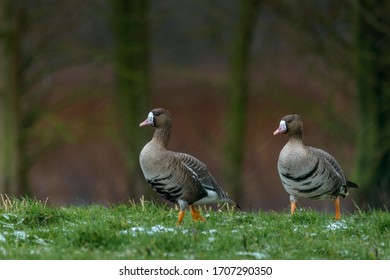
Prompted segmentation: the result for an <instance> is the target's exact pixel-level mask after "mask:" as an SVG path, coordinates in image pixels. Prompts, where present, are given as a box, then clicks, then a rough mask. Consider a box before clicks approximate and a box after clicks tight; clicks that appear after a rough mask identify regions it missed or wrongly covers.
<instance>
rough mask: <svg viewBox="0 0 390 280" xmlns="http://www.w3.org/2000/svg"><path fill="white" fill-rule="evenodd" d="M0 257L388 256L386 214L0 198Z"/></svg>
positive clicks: (388, 221)
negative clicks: (180, 210) (197, 209)
mask: <svg viewBox="0 0 390 280" xmlns="http://www.w3.org/2000/svg"><path fill="white" fill-rule="evenodd" d="M0 203H1V204H0V259H17V260H20V259H46V260H47V259H55V260H57V259H68V260H78V259H92V260H94V259H103V260H104V259H114V260H115V259H130V260H131V259H136V260H139V259H180V260H192V259H202V260H207V259H218V260H219V259H272V260H275V259H276V260H279V259H281V260H290V259H298V260H308V259H321V260H323V259H352V260H359V259H390V215H389V213H388V212H386V211H379V210H372V211H367V212H363V211H360V210H356V212H355V213H352V214H343V215H342V219H341V220H340V221H334V219H333V214H332V215H331V214H324V213H319V212H316V211H313V210H310V209H300V210H299V211H297V212H296V214H295V215H294V216H290V215H289V213H288V212H287V210H286V211H284V212H264V211H258V212H251V213H248V212H237V211H235V210H232V209H229V208H223V209H222V210H218V211H215V210H210V209H207V208H201V211H202V214H203V215H204V216H205V218H206V221H205V222H193V221H192V220H191V215H190V213H189V212H188V213H187V215H186V217H185V218H184V222H183V224H182V225H181V226H176V220H177V211H176V210H175V209H174V208H171V207H168V206H165V205H162V204H160V203H157V202H153V201H141V202H137V203H134V202H129V203H124V204H119V205H111V206H108V207H104V206H101V205H90V206H70V207H51V206H48V205H47V204H46V202H41V201H37V200H35V199H29V198H23V199H13V198H8V197H3V199H2V202H0Z"/></svg>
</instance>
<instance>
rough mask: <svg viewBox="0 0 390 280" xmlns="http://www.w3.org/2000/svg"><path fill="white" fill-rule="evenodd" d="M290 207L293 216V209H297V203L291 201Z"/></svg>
mask: <svg viewBox="0 0 390 280" xmlns="http://www.w3.org/2000/svg"><path fill="white" fill-rule="evenodd" d="M290 207H291V215H293V214H294V212H295V209H297V203H296V202H295V201H291V204H290Z"/></svg>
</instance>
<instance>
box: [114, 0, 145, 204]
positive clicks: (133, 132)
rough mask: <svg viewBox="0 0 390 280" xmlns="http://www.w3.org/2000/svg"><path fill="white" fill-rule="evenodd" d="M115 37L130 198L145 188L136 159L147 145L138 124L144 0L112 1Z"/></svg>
mask: <svg viewBox="0 0 390 280" xmlns="http://www.w3.org/2000/svg"><path fill="white" fill-rule="evenodd" d="M112 3H113V27H114V33H115V37H116V76H117V82H118V94H117V105H118V113H119V114H120V119H121V120H122V130H123V132H124V139H125V145H124V146H125V147H124V150H125V154H126V155H125V157H126V162H127V168H128V176H129V188H128V191H129V195H130V196H131V197H135V196H138V195H140V194H141V193H143V191H142V190H140V189H139V188H140V185H143V184H144V179H143V177H142V174H141V171H140V167H139V161H138V156H139V153H140V151H141V149H142V146H143V145H145V144H146V142H147V138H146V135H147V134H146V133H147V130H145V129H140V128H139V127H138V125H139V123H140V122H141V121H142V120H143V119H145V118H146V116H147V113H148V111H149V110H150V108H148V104H149V37H148V36H149V18H148V11H149V5H148V4H149V3H148V1H147V0H116V1H113V2H112Z"/></svg>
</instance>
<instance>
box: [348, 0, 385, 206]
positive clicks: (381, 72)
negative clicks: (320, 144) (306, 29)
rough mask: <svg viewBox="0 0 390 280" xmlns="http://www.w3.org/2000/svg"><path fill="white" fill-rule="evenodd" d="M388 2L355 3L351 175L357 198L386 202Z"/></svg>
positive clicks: (365, 0) (364, 0) (373, 203)
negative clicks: (355, 126) (355, 125)
mask: <svg viewBox="0 0 390 280" xmlns="http://www.w3.org/2000/svg"><path fill="white" fill-rule="evenodd" d="M389 14H390V5H389V2H388V1H385V0H375V1H374V0H360V1H358V5H357V33H356V46H357V77H356V78H357V97H358V102H359V111H360V127H359V131H358V135H357V137H358V138H357V142H358V151H357V163H356V169H355V179H356V182H357V183H358V184H359V185H360V187H361V188H360V198H361V201H362V202H364V203H366V204H368V205H370V206H373V207H383V206H384V205H389V204H390V140H389V138H390V29H389V28H390V17H389Z"/></svg>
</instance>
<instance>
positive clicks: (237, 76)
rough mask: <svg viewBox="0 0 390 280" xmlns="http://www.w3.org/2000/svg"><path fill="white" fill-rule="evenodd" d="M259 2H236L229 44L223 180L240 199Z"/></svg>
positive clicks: (232, 194)
mask: <svg viewBox="0 0 390 280" xmlns="http://www.w3.org/2000/svg"><path fill="white" fill-rule="evenodd" d="M260 4H261V1H260V0H248V1H240V14H239V19H238V26H237V30H236V34H235V39H234V42H233V53H232V59H231V70H230V75H231V78H230V79H231V88H230V101H229V103H230V104H229V111H228V116H227V120H226V123H227V124H228V126H227V135H226V137H227V139H226V144H225V149H226V150H225V160H224V178H225V182H226V185H227V186H228V188H227V189H228V190H229V194H230V196H231V197H233V198H234V199H236V200H240V199H241V189H242V186H241V183H242V182H241V178H242V172H243V162H244V161H243V159H244V151H245V147H244V145H245V143H244V142H245V134H246V121H247V120H246V113H247V102H248V96H249V89H248V77H247V76H248V66H249V63H250V49H251V43H252V39H253V34H254V31H255V26H256V20H257V17H258V14H259V10H260Z"/></svg>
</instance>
